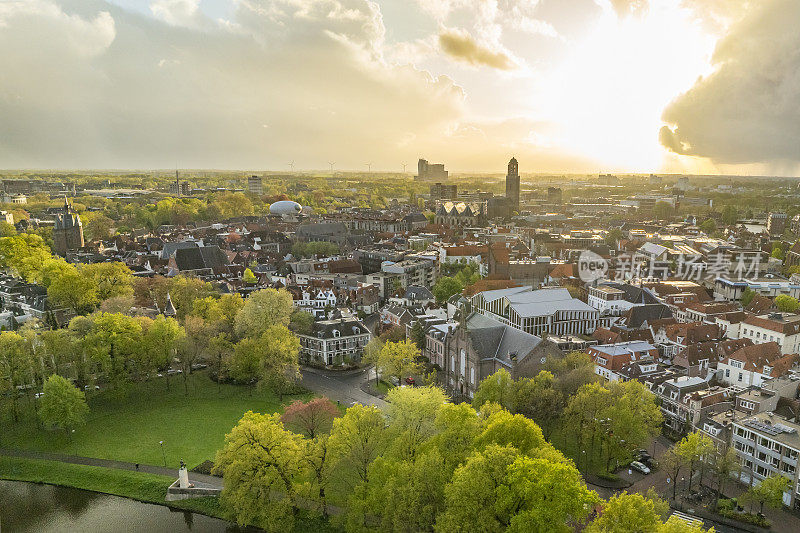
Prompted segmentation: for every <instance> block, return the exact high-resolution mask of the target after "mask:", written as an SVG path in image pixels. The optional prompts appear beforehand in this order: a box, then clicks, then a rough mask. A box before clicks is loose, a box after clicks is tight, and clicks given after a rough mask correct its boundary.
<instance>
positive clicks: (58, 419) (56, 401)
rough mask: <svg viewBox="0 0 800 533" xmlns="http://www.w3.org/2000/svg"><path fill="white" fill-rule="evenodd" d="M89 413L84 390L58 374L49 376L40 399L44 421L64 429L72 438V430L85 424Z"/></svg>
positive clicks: (40, 410)
mask: <svg viewBox="0 0 800 533" xmlns="http://www.w3.org/2000/svg"><path fill="white" fill-rule="evenodd" d="M88 413H89V406H88V405H87V404H86V396H85V395H84V393H83V391H81V390H78V389H77V388H75V386H74V385H73V384H72V383H70V382H69V380H68V379H66V378H63V377H61V376H59V375H57V374H53V375H51V376H50V377H49V378H47V381H45V382H44V388H43V389H42V398H41V399H40V400H39V418H40V419H41V420H42V422H44V423H45V424H47V425H50V426H56V427H59V428H62V429H64V430H65V431H66V432H67V435H69V436H70V438H71V430H72V429H73V428H74V427H76V426H79V425H81V424H84V423H85V422H86V415H87V414H88Z"/></svg>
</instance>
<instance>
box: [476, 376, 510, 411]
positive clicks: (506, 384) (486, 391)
mask: <svg viewBox="0 0 800 533" xmlns="http://www.w3.org/2000/svg"><path fill="white" fill-rule="evenodd" d="M515 394H516V391H515V386H514V380H513V379H512V378H511V374H510V373H509V372H508V370H506V369H505V368H501V369H500V370H498V371H497V372H495V373H494V374H492V375H491V376H487V377H486V378H484V379H483V381H481V382H480V385H478V390H477V391H475V395H474V396H473V398H472V407H474V408H475V409H480V408H481V406H482V405H483V404H485V403H487V402H494V403H496V404H498V405H500V406H501V407H503V408H504V409H508V410H509V411H513V410H514V402H515Z"/></svg>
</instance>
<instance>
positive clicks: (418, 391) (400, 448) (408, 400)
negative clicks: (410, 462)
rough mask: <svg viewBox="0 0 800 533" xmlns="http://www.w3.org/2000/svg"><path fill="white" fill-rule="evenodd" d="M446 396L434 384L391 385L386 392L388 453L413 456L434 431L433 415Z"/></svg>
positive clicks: (440, 406)
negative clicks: (431, 385) (416, 385)
mask: <svg viewBox="0 0 800 533" xmlns="http://www.w3.org/2000/svg"><path fill="white" fill-rule="evenodd" d="M445 400H446V397H445V395H444V392H442V390H441V389H439V388H436V387H395V388H393V389H391V390H390V391H389V392H388V394H387V395H386V401H387V402H388V406H387V408H386V419H387V433H388V438H389V439H390V440H391V447H390V452H391V453H392V454H393V455H394V456H395V457H397V458H399V459H413V458H414V457H415V456H416V455H417V453H419V451H420V447H421V446H422V444H423V443H424V442H426V441H427V440H428V439H430V438H431V437H432V436H433V435H434V434H435V433H436V417H437V414H438V413H439V410H440V409H441V408H442V407H443V406H444V404H445Z"/></svg>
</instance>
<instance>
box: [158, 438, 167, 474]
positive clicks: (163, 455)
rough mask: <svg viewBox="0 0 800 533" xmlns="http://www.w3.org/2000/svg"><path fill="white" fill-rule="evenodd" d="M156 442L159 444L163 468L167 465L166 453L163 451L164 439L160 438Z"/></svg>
mask: <svg viewBox="0 0 800 533" xmlns="http://www.w3.org/2000/svg"><path fill="white" fill-rule="evenodd" d="M158 443H159V444H160V445H161V457H163V458H164V468H166V466H167V454H165V453H164V441H163V440H160V441H158Z"/></svg>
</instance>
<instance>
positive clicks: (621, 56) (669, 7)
mask: <svg viewBox="0 0 800 533" xmlns="http://www.w3.org/2000/svg"><path fill="white" fill-rule="evenodd" d="M714 43H715V37H714V36H713V35H710V34H708V33H706V32H704V31H703V29H702V28H701V26H700V24H699V23H698V22H697V21H696V20H695V19H693V17H692V14H691V13H690V12H689V11H688V10H686V9H684V8H681V7H680V6H679V2H678V1H675V0H663V1H656V2H652V3H651V5H650V8H649V10H648V12H647V13H644V14H641V15H631V16H628V17H622V18H620V17H617V15H616V14H615V13H614V12H613V10H612V9H611V8H610V7H607V8H606V9H605V10H604V14H603V16H602V17H601V19H600V20H599V21H598V23H597V24H596V26H595V27H594V29H593V31H592V32H591V33H590V34H588V35H586V37H585V38H584V39H582V40H581V41H580V42H577V43H575V45H574V46H573V53H572V54H571V55H570V56H569V57H568V58H567V59H566V60H565V61H564V62H563V63H562V66H561V67H560V68H559V69H558V71H557V72H555V73H554V75H553V76H552V77H550V83H548V89H547V90H546V92H545V94H544V96H543V98H542V100H541V102H540V104H541V107H540V108H539V109H538V110H537V113H541V115H543V116H546V117H548V120H549V121H551V122H552V123H554V124H556V125H557V128H556V131H557V133H556V134H555V136H554V139H553V144H554V145H557V146H560V147H562V148H563V149H565V150H568V151H571V152H573V153H580V154H581V155H584V156H587V157H590V158H592V159H594V160H596V161H598V162H599V163H600V164H602V165H607V167H605V168H603V169H598V170H609V171H625V170H629V171H630V170H635V171H645V170H653V169H658V168H660V167H661V166H662V164H663V163H664V160H665V157H664V156H665V150H664V148H663V147H662V146H661V145H660V144H659V141H658V130H659V128H660V127H661V126H662V121H661V113H662V110H663V109H664V108H665V107H666V105H667V104H668V103H669V102H670V101H671V99H673V98H674V97H675V96H676V95H678V94H680V93H681V92H683V91H685V90H686V89H688V88H689V87H690V86H691V85H692V83H693V82H694V81H695V80H696V79H697V77H698V76H700V75H703V74H706V73H708V72H709V70H710V66H709V60H710V56H711V53H712V51H713V48H714Z"/></svg>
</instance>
